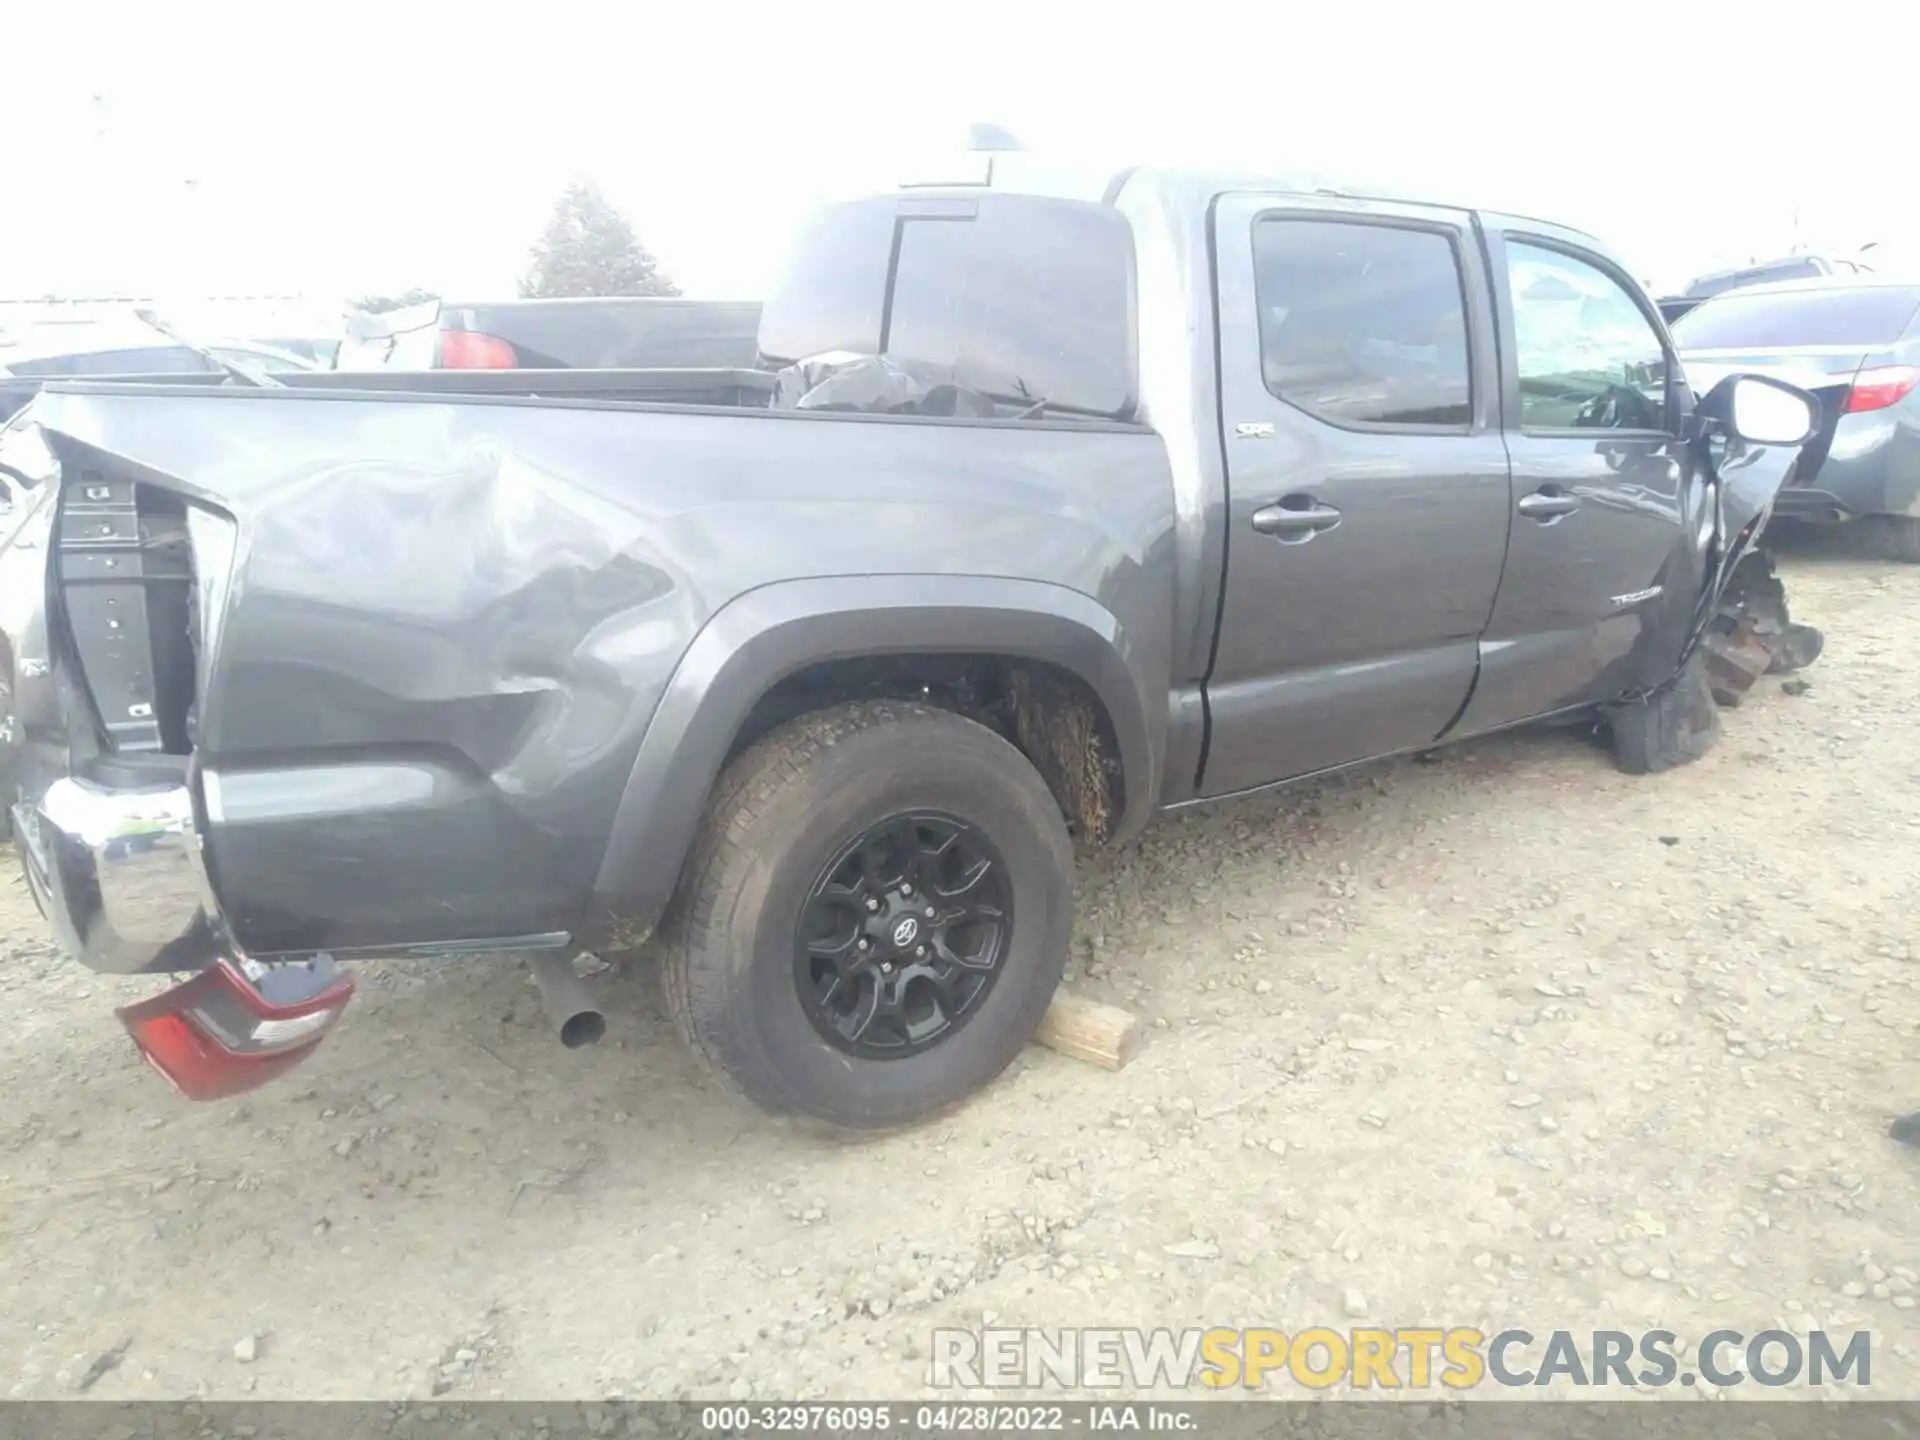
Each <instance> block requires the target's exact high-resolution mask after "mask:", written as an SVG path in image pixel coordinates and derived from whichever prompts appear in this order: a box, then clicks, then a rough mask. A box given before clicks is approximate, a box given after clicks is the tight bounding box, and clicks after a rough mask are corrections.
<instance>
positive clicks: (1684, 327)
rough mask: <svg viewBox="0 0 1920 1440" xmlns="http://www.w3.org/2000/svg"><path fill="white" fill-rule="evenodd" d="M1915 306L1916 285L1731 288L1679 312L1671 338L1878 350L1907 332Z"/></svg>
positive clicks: (1703, 346) (1708, 343)
mask: <svg viewBox="0 0 1920 1440" xmlns="http://www.w3.org/2000/svg"><path fill="white" fill-rule="evenodd" d="M1916 310H1920V286H1915V287H1906V286H1892V285H1889V286H1873V287H1862V288H1849V287H1837V288H1834V289H1831V290H1828V289H1810V290H1784V291H1778V292H1773V293H1766V292H1762V293H1758V294H1740V293H1737V292H1736V293H1735V294H1732V295H1723V296H1721V297H1720V298H1719V299H1717V300H1713V301H1710V302H1709V303H1707V304H1705V305H1702V306H1700V307H1699V308H1698V309H1696V310H1692V311H1689V312H1688V313H1687V314H1685V315H1683V316H1681V317H1680V319H1679V320H1678V321H1677V322H1675V324H1674V327H1673V339H1674V343H1675V344H1677V345H1678V346H1680V348H1681V349H1683V350H1774V349H1804V348H1806V347H1808V346H1823V345H1832V346H1841V347H1845V348H1847V349H1852V350H1877V349H1880V348H1882V347H1884V346H1887V345H1891V344H1893V343H1894V342H1895V341H1897V340H1899V339H1900V338H1901V337H1902V336H1903V335H1904V334H1906V332H1907V327H1908V326H1909V325H1911V324H1912V323H1913V320H1914V314H1915V311H1916Z"/></svg>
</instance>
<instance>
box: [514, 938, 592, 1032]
mask: <svg viewBox="0 0 1920 1440" xmlns="http://www.w3.org/2000/svg"><path fill="white" fill-rule="evenodd" d="M527 968H528V969H530V970H531V971H532V972H533V983H534V984H535V985H537V986H538V987H539V989H540V999H541V1000H542V1001H543V1002H544V1003H545V1005H546V1007H547V1018H548V1019H550V1020H551V1021H552V1022H553V1027H554V1030H555V1031H556V1032H557V1033H558V1034H559V1036H560V1043H561V1044H562V1045H564V1046H565V1047H566V1048H567V1049H569V1050H578V1049H580V1048H581V1047H582V1046H584V1045H592V1044H594V1043H595V1042H597V1041H598V1040H599V1039H600V1037H601V1036H602V1035H605V1034H606V1033H607V1017H606V1016H605V1015H603V1014H601V1013H600V1007H599V1006H597V1005H595V1004H594V1003H593V997H591V996H590V995H588V994H587V987H586V986H585V985H583V984H581V982H580V977H579V976H578V975H576V974H575V973H574V969H573V957H572V956H571V955H564V954H561V953H560V952H558V951H553V950H549V951H546V952H543V953H542V954H539V955H534V956H531V957H529V958H528V961H527Z"/></svg>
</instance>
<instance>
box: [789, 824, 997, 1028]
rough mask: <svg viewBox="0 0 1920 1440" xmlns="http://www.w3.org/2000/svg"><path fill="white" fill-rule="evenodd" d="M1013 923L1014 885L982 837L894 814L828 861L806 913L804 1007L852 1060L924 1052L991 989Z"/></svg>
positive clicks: (799, 963) (801, 952) (799, 945)
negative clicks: (854, 1058)
mask: <svg viewBox="0 0 1920 1440" xmlns="http://www.w3.org/2000/svg"><path fill="white" fill-rule="evenodd" d="M1012 925H1013V887H1012V883H1011V877H1010V876H1009V874H1008V872H1007V865H1006V861H1005V860H1003V859H1002V858H1001V855H1000V852H999V851H998V850H997V849H996V848H995V847H994V844H993V842H992V840H990V839H989V838H988V837H987V835H986V834H985V832H983V831H982V830H980V829H979V828H978V827H976V826H973V825H970V824H968V823H967V822H966V821H965V820H962V819H960V818H959V817H957V816H954V815H949V814H945V813H941V812H937V811H920V812H915V813H911V814H904V815H892V816H889V817H887V818H886V819H884V820H882V821H880V822H879V823H877V824H875V825H872V826H870V827H869V828H868V829H866V830H865V831H863V832H862V833H861V834H859V835H858V836H856V837H855V838H854V839H853V840H852V841H851V842H849V843H848V844H847V845H846V846H844V847H843V848H842V849H841V850H840V852H839V853H838V854H837V855H836V856H835V857H834V858H833V859H832V860H831V861H830V862H828V864H827V866H826V868H825V869H824V870H823V871H822V872H821V874H820V877H819V878H818V879H817V880H816V881H815V882H814V884H813V888H812V890H811V891H809V893H808V895H807V899H806V901H805V903H804V904H803V906H802V907H801V913H800V923H799V928H798V933H797V935H796V939H795V954H794V979H795V983H796V984H797V985H798V987H799V992H800V1003H801V1005H802V1007H803V1008H804V1009H805V1010H806V1012H807V1018H808V1019H809V1020H811V1021H812V1022H813V1025H814V1028H815V1029H817V1030H818V1031H819V1032H820V1034H821V1035H822V1036H823V1037H824V1038H825V1039H826V1040H827V1042H828V1043H829V1044H831V1045H833V1046H835V1047H836V1048H838V1049H840V1050H843V1051H845V1052H846V1053H847V1054H849V1055H857V1056H860V1057H861V1058H863V1059H870V1060H893V1059H904V1058H905V1057H907V1056H909V1055H917V1054H920V1053H921V1052H923V1051H925V1050H929V1049H931V1048H933V1047H934V1046H935V1045H938V1044H940V1043H941V1042H942V1041H944V1040H946V1039H948V1038H949V1037H950V1036H952V1035H953V1034H954V1033H955V1032H956V1031H958V1030H959V1029H960V1027H961V1026H963V1025H965V1024H966V1022H967V1020H968V1019H969V1018H971V1017H972V1015H973V1014H974V1013H975V1012H976V1010H977V1009H978V1007H979V1005H980V1002H981V1001H983V1000H984V999H985V998H986V997H987V995H988V993H989V992H990V991H991V990H992V989H993V984H994V981H995V980H997V979H998V978H999V976H1000V962H1001V959H1002V957H1003V956H1004V955H1005V953H1006V947H1007V937H1008V936H1009V934H1010V933H1011V929H1012Z"/></svg>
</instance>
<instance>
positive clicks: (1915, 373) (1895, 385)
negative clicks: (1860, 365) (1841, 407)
mask: <svg viewBox="0 0 1920 1440" xmlns="http://www.w3.org/2000/svg"><path fill="white" fill-rule="evenodd" d="M1915 385H1920V365H1881V366H1878V367H1876V368H1875V369H1872V370H1862V371H1861V372H1860V373H1859V374H1858V375H1855V376H1854V377H1853V389H1852V390H1851V391H1850V392H1849V393H1848V395H1847V413H1848V414H1849V415H1854V414H1858V413H1859V412H1860V411H1862V410H1884V409H1886V408H1887V407H1888V406H1889V405H1898V404H1899V403H1900V402H1901V401H1902V400H1904V399H1906V398H1907V396H1909V395H1911V394H1912V393H1913V387H1914V386H1915Z"/></svg>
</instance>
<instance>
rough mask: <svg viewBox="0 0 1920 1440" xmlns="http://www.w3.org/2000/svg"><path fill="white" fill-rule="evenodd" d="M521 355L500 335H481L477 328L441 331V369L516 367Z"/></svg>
mask: <svg viewBox="0 0 1920 1440" xmlns="http://www.w3.org/2000/svg"><path fill="white" fill-rule="evenodd" d="M519 364H520V357H519V355H517V354H516V353H514V348H513V346H511V345H509V344H508V343H507V342H506V341H505V340H502V339H501V338H500V337H499V336H497V335H482V334H481V333H480V332H479V331H477V330H442V331H441V332H440V368H441V369H442V370H513V369H516V368H517V367H518V366H519Z"/></svg>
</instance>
